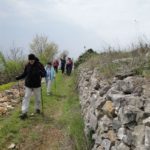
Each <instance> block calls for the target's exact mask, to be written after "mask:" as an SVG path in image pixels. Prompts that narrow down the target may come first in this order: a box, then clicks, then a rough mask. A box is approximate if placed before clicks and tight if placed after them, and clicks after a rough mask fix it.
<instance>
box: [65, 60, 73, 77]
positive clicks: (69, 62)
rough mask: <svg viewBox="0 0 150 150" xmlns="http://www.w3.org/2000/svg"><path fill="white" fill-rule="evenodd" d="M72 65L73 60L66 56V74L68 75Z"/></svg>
mask: <svg viewBox="0 0 150 150" xmlns="http://www.w3.org/2000/svg"><path fill="white" fill-rule="evenodd" d="M72 66H73V61H72V59H71V58H68V59H67V62H66V74H67V75H68V76H70V74H71V72H72Z"/></svg>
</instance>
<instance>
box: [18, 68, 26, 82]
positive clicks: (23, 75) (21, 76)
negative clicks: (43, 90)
mask: <svg viewBox="0 0 150 150" xmlns="http://www.w3.org/2000/svg"><path fill="white" fill-rule="evenodd" d="M26 75H27V65H26V66H25V69H24V71H23V73H22V74H21V75H19V76H18V77H17V80H20V79H23V78H25V77H26Z"/></svg>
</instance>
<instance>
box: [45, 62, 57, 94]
mask: <svg viewBox="0 0 150 150" xmlns="http://www.w3.org/2000/svg"><path fill="white" fill-rule="evenodd" d="M45 70H46V77H45V81H46V90H47V95H50V90H51V85H52V82H53V80H54V79H55V70H54V67H53V65H52V63H51V62H48V63H47V65H46V66H45Z"/></svg>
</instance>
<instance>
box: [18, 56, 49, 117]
mask: <svg viewBox="0 0 150 150" xmlns="http://www.w3.org/2000/svg"><path fill="white" fill-rule="evenodd" d="M28 60H29V62H28V64H27V65H26V66H25V69H24V72H23V73H22V74H21V75H20V76H17V77H16V80H20V79H23V78H24V79H25V96H24V98H23V101H22V114H21V115H20V118H21V119H26V118H27V117H28V116H27V112H28V107H29V102H30V98H31V95H32V92H33V93H34V96H35V111H36V113H38V114H40V108H41V79H42V77H45V76H46V71H45V69H44V66H43V65H42V64H41V63H40V62H39V59H38V58H37V57H36V56H35V55H34V54H29V55H28Z"/></svg>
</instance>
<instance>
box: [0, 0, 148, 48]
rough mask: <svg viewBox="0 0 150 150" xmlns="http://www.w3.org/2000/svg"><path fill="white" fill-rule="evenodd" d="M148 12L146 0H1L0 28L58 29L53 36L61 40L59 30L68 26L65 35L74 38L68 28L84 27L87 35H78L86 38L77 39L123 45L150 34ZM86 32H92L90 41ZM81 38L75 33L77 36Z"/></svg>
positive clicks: (48, 31) (92, 43) (78, 28)
mask: <svg viewBox="0 0 150 150" xmlns="http://www.w3.org/2000/svg"><path fill="white" fill-rule="evenodd" d="M149 11H150V1H149V0H142V1H141V0H92V1H91V0H5V1H2V0H1V1H0V19H1V24H0V27H3V28H4V26H5V24H7V26H8V28H7V27H6V28H5V29H1V28H0V30H6V32H8V31H9V24H10V26H11V24H12V23H14V22H15V21H16V23H17V24H16V27H18V28H19V27H20V28H21V29H22V30H26V29H25V27H26V28H30V31H32V34H33V33H36V32H37V31H39V32H41V31H43V32H44V33H45V34H47V33H48V34H49V33H53V34H56V36H57V35H59V33H58V31H60V34H63V35H59V37H56V36H52V38H55V40H56V41H57V40H58V41H59V42H60V41H61V40H62V41H63V40H64V39H60V37H62V38H63V37H65V38H66V36H65V34H66V33H63V32H61V30H64V31H67V28H68V26H70V32H69V33H68V37H69V38H72V40H73V41H74V40H75V39H74V36H73V34H71V30H72V32H73V33H74V31H73V30H75V28H77V31H78V32H79V31H81V30H83V33H84V34H86V35H84V36H82V37H81V36H80V37H81V38H83V37H84V38H85V39H81V40H80V41H88V42H89V45H94V44H95V45H98V44H97V43H98V42H96V43H94V41H96V40H95V39H96V38H97V41H98V40H100V41H101V44H102V43H104V44H106V43H110V44H111V45H115V44H116V45H118V43H119V44H121V45H126V44H128V43H131V42H133V41H134V39H135V38H136V37H137V36H140V35H143V34H144V35H146V36H149V35H150V28H149V26H150V20H149V17H150V15H149V14H150V13H149ZM9 20H11V21H12V20H14V22H12V23H11V22H10V21H9ZM22 24H24V28H23V27H22ZM65 24H66V25H65ZM14 26H15V23H14ZM18 32H19V31H18ZM43 32H42V33H43ZM89 33H90V34H91V33H92V37H91V38H89V39H90V40H89V39H88V36H90V35H89ZM24 34H26V33H24ZM69 34H70V35H69ZM79 35H80V34H79ZM48 36H49V35H48ZM50 36H51V35H50ZM80 37H77V35H76V38H78V39H79V38H80ZM14 38H15V36H14ZM66 40H67V39H66ZM69 40H70V39H69ZM90 41H91V44H90ZM60 43H61V42H60ZM85 43H86V42H85ZM0 44H1V43H0ZM66 44H67V42H66ZM80 44H81V43H80ZM83 44H84V43H83ZM102 45H103V44H102ZM73 46H74V45H73ZM60 47H61V46H60ZM63 47H65V46H64V45H63ZM66 47H67V45H66ZM70 48H71V44H70ZM98 48H100V47H97V49H98Z"/></svg>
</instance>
